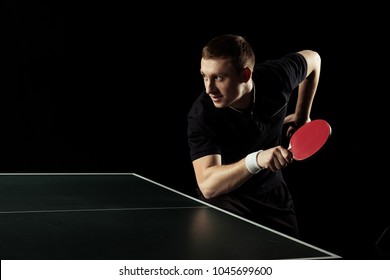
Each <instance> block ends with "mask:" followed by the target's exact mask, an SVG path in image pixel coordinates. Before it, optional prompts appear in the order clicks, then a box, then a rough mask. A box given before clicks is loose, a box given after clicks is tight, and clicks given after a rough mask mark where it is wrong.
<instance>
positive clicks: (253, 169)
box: [245, 150, 264, 174]
mask: <svg viewBox="0 0 390 280" xmlns="http://www.w3.org/2000/svg"><path fill="white" fill-rule="evenodd" d="M262 151H263V150H260V151H257V152H253V153H251V154H249V155H247V156H246V157H245V165H246V168H247V169H248V171H249V172H250V173H252V174H256V173H259V171H261V170H263V169H264V168H263V167H261V166H260V165H259V164H258V163H257V154H258V153H260V152H262Z"/></svg>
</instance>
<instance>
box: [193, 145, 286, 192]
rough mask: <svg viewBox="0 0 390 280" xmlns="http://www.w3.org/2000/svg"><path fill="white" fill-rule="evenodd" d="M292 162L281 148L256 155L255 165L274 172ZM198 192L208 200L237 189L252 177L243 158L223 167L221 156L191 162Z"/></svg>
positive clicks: (205, 157)
mask: <svg viewBox="0 0 390 280" xmlns="http://www.w3.org/2000/svg"><path fill="white" fill-rule="evenodd" d="M291 162H292V155H291V153H290V152H289V151H288V150H287V149H285V148H284V147H282V146H277V147H273V148H270V149H267V150H264V151H261V152H260V153H258V154H257V163H258V165H259V166H261V167H263V168H264V169H270V170H271V171H273V172H276V171H277V170H279V169H282V168H284V167H286V166H287V164H288V163H291ZM192 164H193V167H194V171H195V177H196V181H197V184H198V186H199V189H200V191H201V192H202V194H203V195H204V197H205V198H207V199H209V198H212V197H216V196H219V195H222V194H225V193H229V192H231V191H234V190H235V189H237V188H239V187H240V186H241V185H242V184H243V183H244V182H245V181H247V180H248V179H249V178H250V177H252V176H253V174H252V173H250V172H249V171H248V169H247V167H246V164H245V158H243V159H241V160H239V161H237V162H235V163H232V164H226V165H223V164H222V161H221V155H217V154H214V155H207V156H204V157H201V158H199V159H196V160H194V161H193V162H192Z"/></svg>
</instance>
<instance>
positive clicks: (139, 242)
mask: <svg viewBox="0 0 390 280" xmlns="http://www.w3.org/2000/svg"><path fill="white" fill-rule="evenodd" d="M0 257H1V259H2V260H21V259H23V260H31V259H32V260H50V259H55V260H69V259H71V260H101V259H103V260H106V259H109V260H110V259H112V260H122V259H126V260H157V259H158V260H259V259H266V260H277V259H338V258H341V257H340V256H338V255H336V254H333V253H331V252H328V251H326V250H323V249H321V248H318V247H316V246H313V245H311V244H308V243H305V242H303V241H301V240H298V239H295V238H292V237H289V236H287V235H284V234H282V233H279V232H277V231H274V230H272V229H269V228H267V227H264V226H262V225H260V224H257V223H255V222H252V221H249V220H246V219H244V218H242V217H239V216H236V215H234V214H231V213H229V212H226V211H224V210H222V209H219V208H217V207H215V206H212V205H210V204H207V203H205V202H203V201H200V200H198V199H196V198H194V197H192V196H190V195H187V194H185V193H182V192H180V191H178V190H176V189H173V188H170V187H168V186H165V185H163V184H160V183H158V182H155V181H153V180H151V179H148V178H146V177H143V176H141V175H139V174H137V173H2V174H1V173H0Z"/></svg>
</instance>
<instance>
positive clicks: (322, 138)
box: [288, 119, 332, 160]
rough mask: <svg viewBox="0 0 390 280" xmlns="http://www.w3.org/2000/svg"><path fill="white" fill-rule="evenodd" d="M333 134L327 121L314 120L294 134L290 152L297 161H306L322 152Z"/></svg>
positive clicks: (289, 148)
mask: <svg viewBox="0 0 390 280" xmlns="http://www.w3.org/2000/svg"><path fill="white" fill-rule="evenodd" d="M331 134H332V128H331V126H330V124H329V123H328V122H327V121H325V120H322V119H317V120H312V121H311V122H308V123H306V124H304V125H303V126H301V127H300V128H298V129H297V130H296V131H295V132H294V134H293V135H292V136H291V139H290V144H289V147H288V150H289V151H291V152H292V154H293V158H294V159H295V160H305V159H307V158H309V157H311V156H313V155H314V154H316V153H317V152H318V151H319V150H321V148H322V147H323V146H324V145H325V144H326V142H327V141H328V139H329V137H330V135H331Z"/></svg>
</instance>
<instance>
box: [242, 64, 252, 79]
mask: <svg viewBox="0 0 390 280" xmlns="http://www.w3.org/2000/svg"><path fill="white" fill-rule="evenodd" d="M251 76H252V70H251V69H250V68H249V67H245V68H244V69H243V70H242V79H243V82H244V83H246V82H248V81H249V79H250V78H251Z"/></svg>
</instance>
